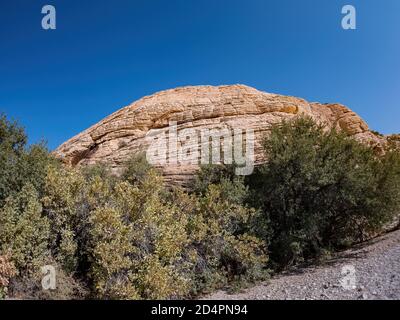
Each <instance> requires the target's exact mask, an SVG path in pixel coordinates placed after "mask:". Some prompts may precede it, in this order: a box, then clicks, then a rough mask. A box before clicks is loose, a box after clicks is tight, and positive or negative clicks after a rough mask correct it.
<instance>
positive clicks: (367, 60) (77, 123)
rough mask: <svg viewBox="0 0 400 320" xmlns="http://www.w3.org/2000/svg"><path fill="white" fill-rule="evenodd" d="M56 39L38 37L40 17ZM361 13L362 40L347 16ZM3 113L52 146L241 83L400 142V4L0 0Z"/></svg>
mask: <svg viewBox="0 0 400 320" xmlns="http://www.w3.org/2000/svg"><path fill="white" fill-rule="evenodd" d="M45 4H52V5H54V6H55V7H56V9H57V30H55V31H45V30H42V29H41V19H42V16H43V15H42V14H41V8H42V6H43V5H45ZM345 4H352V5H354V6H355V7H356V9H357V30H349V31H345V30H343V29H342V28H341V18H342V14H341V8H342V6H343V5H345ZM0 40H1V42H0V43H1V47H0V111H3V112H5V113H6V114H7V115H8V116H10V117H13V118H16V119H18V120H19V121H20V122H21V123H22V124H23V125H24V126H25V127H26V130H27V132H28V134H29V136H30V138H31V140H30V141H31V142H36V141H38V140H40V139H41V138H44V139H46V140H47V141H48V144H49V147H50V148H55V147H56V146H57V145H59V144H60V143H62V142H63V141H65V140H67V139H68V138H70V137H72V136H73V135H75V134H76V133H78V132H80V131H82V130H83V129H86V128H87V127H88V126H90V125H92V124H94V123H96V122H97V121H99V120H100V119H102V118H103V117H105V116H107V115H108V114H110V113H112V112H113V111H115V110H117V109H119V108H120V107H122V106H125V105H127V104H129V103H131V102H133V101H134V100H136V99H138V98H140V97H142V96H144V95H148V94H151V93H154V92H156V91H159V90H163V89H168V88H173V87H177V86H184V85H199V84H212V85H219V84H234V83H243V84H247V85H250V86H253V87H255V88H257V89H260V90H263V91H267V92H275V93H281V94H287V95H293V96H300V97H303V98H305V99H307V100H309V101H320V102H340V103H343V104H346V105H348V106H349V107H350V108H352V109H353V110H355V111H356V112H357V113H358V114H359V115H361V116H362V117H363V118H364V119H365V120H366V121H367V122H368V123H369V125H370V126H371V128H372V129H375V130H379V131H381V132H383V133H392V132H400V103H399V101H400V72H399V71H400V1H399V0H384V1H381V0H347V1H340V0H241V1H239V0H196V1H194V0H168V1H166V0H141V1H135V0H116V1H100V0H97V1H89V0H80V1H77V0H62V1H61V0H60V1H58V0H45V1H36V0H1V2H0Z"/></svg>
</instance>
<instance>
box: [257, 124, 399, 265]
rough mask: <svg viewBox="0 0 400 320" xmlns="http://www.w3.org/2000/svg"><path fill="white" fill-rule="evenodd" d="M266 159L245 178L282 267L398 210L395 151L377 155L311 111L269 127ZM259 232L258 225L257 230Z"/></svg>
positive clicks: (352, 238)
mask: <svg viewBox="0 0 400 320" xmlns="http://www.w3.org/2000/svg"><path fill="white" fill-rule="evenodd" d="M264 149H265V153H266V155H267V162H266V163H265V164H264V165H263V166H261V168H259V169H258V170H257V171H256V173H255V174H254V175H253V177H251V179H250V181H251V189H252V197H251V199H253V200H254V201H253V204H254V205H255V206H257V207H260V208H261V209H262V211H263V215H262V221H260V222H259V224H258V225H259V226H262V227H261V228H259V229H264V233H263V235H264V236H268V235H270V236H269V238H268V239H267V241H268V242H270V246H269V250H270V253H271V258H272V259H273V260H274V261H275V262H276V263H278V265H280V266H285V265H290V264H292V263H296V262H299V261H302V260H303V259H305V258H312V257H315V256H318V255H319V254H320V253H321V251H322V250H323V249H328V250H329V249H335V248H340V247H341V246H343V245H344V244H349V243H354V242H357V241H361V240H363V239H365V238H366V237H368V235H371V234H373V233H375V232H377V231H379V230H380V229H381V228H382V226H383V225H384V224H385V223H388V222H390V221H391V219H393V217H394V215H395V214H396V213H398V210H399V203H400V198H399V196H400V194H399V190H400V157H399V154H398V153H397V152H395V151H389V150H388V151H387V152H386V153H385V154H384V155H377V154H375V153H374V151H373V150H372V149H371V148H370V147H368V146H365V145H362V144H360V143H358V142H356V141H355V140H353V139H352V138H349V137H348V136H346V135H345V134H344V133H339V132H336V131H335V130H325V129H324V127H323V126H322V125H318V124H316V123H314V122H313V121H312V120H311V119H309V118H299V119H296V120H294V121H291V122H284V123H282V124H279V125H276V126H275V127H273V129H272V132H271V134H270V136H269V137H267V138H266V139H265V142H264ZM261 231H262V230H261Z"/></svg>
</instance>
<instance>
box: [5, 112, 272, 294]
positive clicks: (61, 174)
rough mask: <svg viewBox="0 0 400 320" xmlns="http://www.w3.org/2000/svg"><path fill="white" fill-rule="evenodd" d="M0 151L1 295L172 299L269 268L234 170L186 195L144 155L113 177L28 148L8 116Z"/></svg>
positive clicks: (246, 278)
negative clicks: (51, 272) (47, 279)
mask: <svg viewBox="0 0 400 320" xmlns="http://www.w3.org/2000/svg"><path fill="white" fill-rule="evenodd" d="M0 150H1V151H2V152H1V153H0V159H1V160H2V162H1V163H0V173H1V175H0V191H1V192H2V193H1V195H0V255H1V256H0V257H1V259H2V260H1V261H0V281H1V283H0V287H1V290H2V294H3V295H4V293H5V288H6V287H8V289H9V290H8V292H9V293H10V294H11V295H13V296H14V297H19V298H37V299H66V298H84V297H92V298H93V297H94V298H101V299H174V298H183V297H190V296H194V295H196V294H198V293H200V292H204V291H210V290H212V289H213V288H220V287H222V286H224V285H226V284H230V283H232V282H244V281H253V280H256V279H259V278H260V277H262V276H264V274H265V270H264V266H265V263H266V260H267V256H266V254H265V248H264V244H263V243H262V241H260V239H258V238H256V237H255V236H254V232H253V231H252V229H251V228H249V221H250V220H252V219H254V218H255V216H256V215H257V211H256V210H254V209H251V208H249V207H247V206H245V205H244V204H243V203H244V199H245V198H246V196H247V192H248V190H247V188H246V187H245V185H244V183H243V180H242V179H239V178H237V177H236V176H235V175H234V174H233V173H232V170H231V168H228V167H221V168H213V169H210V170H214V171H215V174H213V175H215V178H213V179H211V180H209V181H204V182H201V186H199V187H198V188H197V189H196V192H192V193H188V192H186V191H184V190H183V189H181V188H174V189H171V188H167V187H166V186H165V185H164V183H163V178H162V177H161V176H160V174H159V173H158V172H157V171H156V170H155V169H154V168H152V167H151V166H150V165H149V164H148V163H147V161H146V158H145V156H144V154H141V155H139V156H135V157H133V158H131V159H130V160H129V161H128V162H127V164H126V169H125V170H124V171H123V172H122V175H121V177H119V178H118V177H116V176H114V175H113V174H112V173H111V170H110V169H109V168H108V167H107V166H106V165H102V164H101V165H95V166H92V167H89V168H83V169H78V168H69V167H67V166H63V165H61V164H60V163H58V162H56V161H55V160H53V159H52V158H51V157H50V156H49V155H48V153H47V150H46V149H45V148H44V147H43V146H42V145H35V146H32V147H29V148H28V147H26V136H25V134H24V131H23V130H22V129H21V128H20V127H19V126H18V125H17V124H15V123H11V122H8V121H7V120H6V119H5V118H4V117H2V118H1V121H0ZM3 151H4V152H3ZM218 172H219V173H218ZM204 178H205V176H204V177H203V178H202V179H204ZM6 252H7V253H8V252H9V253H10V254H9V255H8V256H6V258H3V257H4V256H5V253H6ZM45 265H52V266H54V267H55V268H56V272H57V289H56V290H50V291H44V290H42V288H41V279H42V277H43V275H42V274H41V270H40V268H41V267H43V266H45ZM14 267H15V275H14V273H13V272H11V271H12V270H14V269H13V268H14Z"/></svg>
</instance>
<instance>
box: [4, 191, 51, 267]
mask: <svg viewBox="0 0 400 320" xmlns="http://www.w3.org/2000/svg"><path fill="white" fill-rule="evenodd" d="M0 226H1V227H0V251H1V252H10V253H11V260H12V261H13V263H14V264H15V266H16V268H17V270H18V272H19V273H30V272H34V271H35V270H37V269H38V268H39V267H40V266H41V265H42V263H43V261H44V260H45V259H46V258H47V256H48V250H47V244H48V237H49V221H48V220H47V218H46V217H44V216H43V215H42V206H41V204H40V201H39V199H38V194H37V192H36V190H35V188H34V187H33V186H32V185H30V184H27V185H26V186H25V187H23V188H22V190H21V191H20V192H19V193H17V194H16V195H15V196H10V197H8V198H7V199H6V201H5V204H4V206H3V208H1V209H0Z"/></svg>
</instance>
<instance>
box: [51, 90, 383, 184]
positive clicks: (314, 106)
mask: <svg viewBox="0 0 400 320" xmlns="http://www.w3.org/2000/svg"><path fill="white" fill-rule="evenodd" d="M299 115H308V116H310V117H312V118H314V119H315V120H316V121H318V122H321V123H324V124H325V125H326V126H327V127H335V128H338V129H340V130H344V131H345V132H347V133H349V134H350V135H352V136H354V137H355V138H356V139H358V140H360V141H363V142H365V143H370V144H373V145H377V146H379V145H380V144H381V143H382V140H383V138H380V137H378V136H377V135H375V134H373V133H372V132H371V131H369V129H368V125H367V124H366V123H365V122H364V121H363V120H362V119H361V118H360V117H359V116H358V115H357V114H355V113H354V112H353V111H351V110H350V109H348V108H347V107H345V106H343V105H340V104H320V103H310V102H307V101H305V100H304V99H300V98H295V97H288V96H283V95H278V94H271V93H266V92H261V91H258V90H256V89H254V88H251V87H248V86H244V85H229V86H218V87H214V86H190V87H182V88H176V89H171V90H166V91H162V92H158V93H156V94H153V95H151V96H147V97H144V98H142V99H140V100H138V101H136V102H134V103H132V104H131V105H129V106H127V107H124V108H122V109H120V110H118V111H116V112H115V113H113V114H111V115H110V116H109V117H107V118H105V119H104V120H102V121H101V122H99V123H97V124H95V125H94V126H92V127H90V128H89V129H87V130H85V131H84V132H82V133H80V134H78V135H77V136H75V137H73V138H72V139H70V140H68V141H67V142H65V143H64V144H62V145H61V146H60V147H58V148H57V150H55V151H54V154H55V155H56V157H58V158H59V159H61V160H62V161H63V162H64V163H66V164H69V165H72V166H77V165H79V166H82V165H92V164H95V163H99V162H104V163H107V164H109V165H110V166H111V168H113V170H114V171H115V172H118V170H119V169H120V168H121V167H122V165H123V164H124V162H125V161H126V160H127V159H128V158H129V157H131V156H132V155H133V154H136V153H139V152H141V151H146V150H147V148H148V147H149V145H150V144H151V143H152V142H153V141H154V136H157V135H159V134H160V133H165V134H166V136H168V134H169V132H170V131H169V130H170V128H169V124H170V123H174V122H176V123H177V127H176V128H177V135H178V136H179V134H180V133H181V132H182V130H184V129H190V128H192V129H194V130H201V129H218V130H221V129H224V130H226V129H229V130H230V132H233V130H234V129H242V130H254V154H255V164H259V163H260V162H262V161H263V153H262V149H261V145H260V143H261V140H262V137H263V136H264V135H265V134H266V133H267V132H268V131H269V129H270V127H271V125H272V124H274V123H277V122H281V121H282V120H285V119H286V120H289V119H291V118H293V117H297V116H299ZM194 141H195V142H194V144H195V145H194V146H193V145H192V147H194V148H198V149H200V148H201V145H200V144H201V142H200V141H198V142H197V141H196V140H194ZM185 143H187V141H186V140H185V139H181V140H179V139H178V145H179V144H181V145H184V144H185ZM191 143H192V144H193V140H192V142H191ZM158 148H159V149H160V150H159V151H160V152H161V153H162V151H164V152H165V151H166V150H162V149H163V148H165V149H168V144H165V145H164V146H163V145H162V144H161V145H160V146H159V147H158ZM167 154H168V152H167ZM197 160H198V161H195V162H193V161H192V162H191V163H189V164H188V163H187V162H184V161H183V162H179V161H177V162H172V161H167V162H166V163H162V164H159V165H156V166H158V167H159V168H160V169H161V171H162V172H163V174H164V177H165V179H166V181H167V182H170V183H177V184H185V182H187V181H189V179H190V177H192V176H193V174H194V172H195V171H196V170H197V169H198V164H199V163H200V154H199V155H198V159H197Z"/></svg>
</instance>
